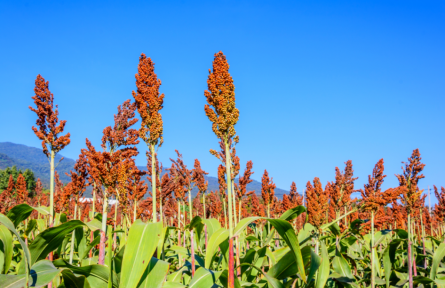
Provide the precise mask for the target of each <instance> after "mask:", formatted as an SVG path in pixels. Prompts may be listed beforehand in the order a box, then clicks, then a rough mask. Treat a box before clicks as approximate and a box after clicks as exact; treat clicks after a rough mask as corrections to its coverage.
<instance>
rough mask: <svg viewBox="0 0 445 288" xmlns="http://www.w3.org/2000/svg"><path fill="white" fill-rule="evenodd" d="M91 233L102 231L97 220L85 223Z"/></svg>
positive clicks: (100, 223) (100, 224)
mask: <svg viewBox="0 0 445 288" xmlns="http://www.w3.org/2000/svg"><path fill="white" fill-rule="evenodd" d="M85 224H86V225H87V226H88V228H89V229H90V230H91V231H93V232H94V231H96V230H100V229H102V222H101V221H99V220H98V219H93V220H91V221H90V222H87V223H85Z"/></svg>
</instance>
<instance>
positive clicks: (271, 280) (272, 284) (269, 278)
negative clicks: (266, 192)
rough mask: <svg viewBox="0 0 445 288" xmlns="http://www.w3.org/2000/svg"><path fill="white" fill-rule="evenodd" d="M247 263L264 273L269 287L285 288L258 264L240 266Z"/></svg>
mask: <svg viewBox="0 0 445 288" xmlns="http://www.w3.org/2000/svg"><path fill="white" fill-rule="evenodd" d="M281 221H284V220H281ZM246 265H248V266H250V267H252V268H254V269H256V270H257V271H258V272H260V273H261V274H263V275H264V277H265V278H266V280H267V283H268V287H269V288H284V285H283V284H282V283H281V282H280V281H279V280H278V279H276V278H273V277H272V276H270V275H269V274H268V273H266V272H263V270H261V269H260V268H258V267H257V266H254V265H252V264H248V263H244V264H240V266H246ZM209 287H210V286H209Z"/></svg>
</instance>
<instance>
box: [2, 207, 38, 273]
mask: <svg viewBox="0 0 445 288" xmlns="http://www.w3.org/2000/svg"><path fill="white" fill-rule="evenodd" d="M0 224H3V225H4V226H5V227H6V228H8V229H9V230H10V231H11V232H12V233H14V235H15V236H16V237H17V239H18V240H19V242H20V245H21V246H22V250H23V252H24V255H25V257H24V260H25V262H26V269H25V274H26V275H29V272H30V270H31V264H30V263H31V255H30V253H29V250H28V247H27V246H26V244H25V242H24V241H23V240H22V238H21V237H20V234H19V233H18V232H17V230H15V227H14V224H13V223H12V222H11V220H10V219H9V218H8V217H6V216H5V215H3V214H0Z"/></svg>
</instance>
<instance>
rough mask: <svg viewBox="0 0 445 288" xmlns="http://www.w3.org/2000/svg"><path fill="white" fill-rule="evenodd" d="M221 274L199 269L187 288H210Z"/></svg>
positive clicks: (202, 268)
mask: <svg viewBox="0 0 445 288" xmlns="http://www.w3.org/2000/svg"><path fill="white" fill-rule="evenodd" d="M221 273H222V271H212V270H207V269H205V268H204V267H199V268H198V270H196V272H195V276H194V277H193V278H192V281H190V284H189V288H201V287H212V286H213V285H214V284H215V283H216V281H218V278H219V276H221Z"/></svg>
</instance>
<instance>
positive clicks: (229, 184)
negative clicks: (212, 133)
mask: <svg viewBox="0 0 445 288" xmlns="http://www.w3.org/2000/svg"><path fill="white" fill-rule="evenodd" d="M224 142H225V145H226V146H225V147H226V175H227V194H228V200H229V201H228V204H229V205H228V206H229V207H228V210H229V211H228V214H229V215H228V216H229V238H232V237H233V214H232V211H233V209H232V201H231V199H232V177H231V175H232V174H231V171H230V170H231V169H230V163H231V162H232V159H231V155H230V147H229V142H228V141H227V140H225V141H224Z"/></svg>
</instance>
